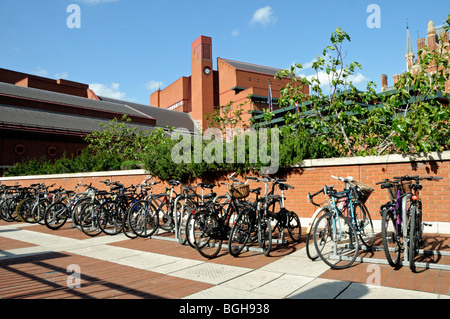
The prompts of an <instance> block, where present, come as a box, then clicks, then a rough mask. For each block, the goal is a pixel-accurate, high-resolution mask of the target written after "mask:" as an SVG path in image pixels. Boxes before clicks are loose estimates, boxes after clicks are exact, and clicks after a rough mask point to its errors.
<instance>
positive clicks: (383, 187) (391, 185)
mask: <svg viewBox="0 0 450 319" xmlns="http://www.w3.org/2000/svg"><path fill="white" fill-rule="evenodd" d="M393 186H394V185H393V184H392V183H383V184H382V185H381V188H382V189H385V188H391V187H393Z"/></svg>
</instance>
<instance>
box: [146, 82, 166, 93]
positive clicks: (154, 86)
mask: <svg viewBox="0 0 450 319" xmlns="http://www.w3.org/2000/svg"><path fill="white" fill-rule="evenodd" d="M162 85H163V83H162V82H159V81H154V80H151V81H148V82H147V83H145V88H146V89H147V90H149V91H152V92H153V91H156V90H158V89H160V88H161V87H162Z"/></svg>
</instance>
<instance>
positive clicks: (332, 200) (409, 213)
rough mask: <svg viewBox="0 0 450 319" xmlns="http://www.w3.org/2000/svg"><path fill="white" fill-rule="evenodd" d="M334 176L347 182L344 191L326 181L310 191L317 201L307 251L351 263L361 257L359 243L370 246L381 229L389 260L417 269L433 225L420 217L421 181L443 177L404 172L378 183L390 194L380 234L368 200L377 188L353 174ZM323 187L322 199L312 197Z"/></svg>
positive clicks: (334, 262)
mask: <svg viewBox="0 0 450 319" xmlns="http://www.w3.org/2000/svg"><path fill="white" fill-rule="evenodd" d="M332 177H333V178H335V179H338V180H340V181H342V182H344V183H345V189H344V190H343V191H341V192H338V191H336V190H335V189H334V187H333V186H330V187H327V186H325V187H324V188H323V189H321V190H320V191H318V192H317V193H315V194H313V195H311V194H308V198H309V199H310V201H311V202H312V203H313V204H314V205H316V206H318V207H319V208H318V209H317V210H316V212H315V213H314V215H313V218H312V222H311V223H310V225H309V226H308V230H307V239H306V240H307V246H306V251H307V254H308V257H309V258H310V259H313V260H314V259H316V258H317V257H319V256H320V258H321V259H322V260H323V261H324V262H325V263H326V264H328V265H329V266H330V267H332V268H335V269H342V268H347V267H350V266H351V265H352V264H353V263H354V261H355V260H356V259H357V257H358V253H359V250H360V248H364V249H365V250H370V249H371V248H373V245H374V242H375V240H376V239H377V238H379V235H381V240H382V246H383V250H384V253H385V255H386V259H387V261H388V263H389V265H391V266H392V267H398V266H400V265H401V264H404V265H409V267H410V268H411V270H413V271H414V270H415V267H416V262H415V260H416V257H417V256H418V254H419V248H421V246H422V245H423V238H422V234H423V228H424V226H431V225H430V224H427V223H424V222H423V221H422V200H421V198H420V190H422V188H423V186H422V185H421V184H420V182H421V181H423V180H428V181H433V180H440V179H442V177H434V176H428V177H420V176H408V175H404V176H400V177H393V178H392V179H384V180H383V181H381V182H378V183H376V185H381V189H386V190H387V191H388V196H389V201H388V202H386V203H385V204H383V205H381V207H380V215H381V234H380V232H378V233H376V232H375V231H374V226H373V222H372V218H371V216H370V213H369V210H368V209H367V207H366V206H365V202H366V200H367V199H368V197H369V196H370V194H371V193H372V192H373V191H374V189H373V188H372V187H370V186H367V185H364V184H362V183H359V182H356V181H353V178H352V177H346V178H342V177H340V178H337V177H335V176H332ZM321 193H323V194H326V195H328V196H329V200H328V201H327V202H325V204H324V205H319V204H317V203H315V202H314V200H313V199H314V197H315V196H317V195H319V194H321ZM358 237H359V240H358ZM313 245H314V247H313ZM361 246H362V247H361ZM402 259H403V260H402Z"/></svg>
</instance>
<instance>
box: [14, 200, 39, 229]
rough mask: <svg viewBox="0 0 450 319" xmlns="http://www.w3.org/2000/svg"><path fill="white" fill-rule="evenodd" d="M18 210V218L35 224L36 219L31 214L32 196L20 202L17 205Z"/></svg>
mask: <svg viewBox="0 0 450 319" xmlns="http://www.w3.org/2000/svg"><path fill="white" fill-rule="evenodd" d="M18 209H19V212H18V215H19V216H20V218H21V219H22V220H23V221H25V222H27V223H30V224H35V223H36V219H35V218H34V215H33V199H32V198H26V199H24V200H23V201H21V202H20V205H19V206H18Z"/></svg>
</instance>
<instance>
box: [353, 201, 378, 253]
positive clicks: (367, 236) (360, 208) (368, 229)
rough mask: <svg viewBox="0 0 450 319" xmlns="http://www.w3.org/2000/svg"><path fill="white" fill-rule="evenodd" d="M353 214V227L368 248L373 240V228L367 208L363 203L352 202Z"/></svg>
mask: <svg viewBox="0 0 450 319" xmlns="http://www.w3.org/2000/svg"><path fill="white" fill-rule="evenodd" d="M353 214H354V217H355V225H356V226H355V229H356V232H357V233H358V234H359V238H360V239H361V242H362V244H363V245H365V246H366V247H368V248H370V247H372V246H373V243H374V242H375V230H374V228H373V223H372V218H371V217H370V213H369V210H368V209H367V207H366V205H364V204H363V203H357V204H353Z"/></svg>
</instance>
